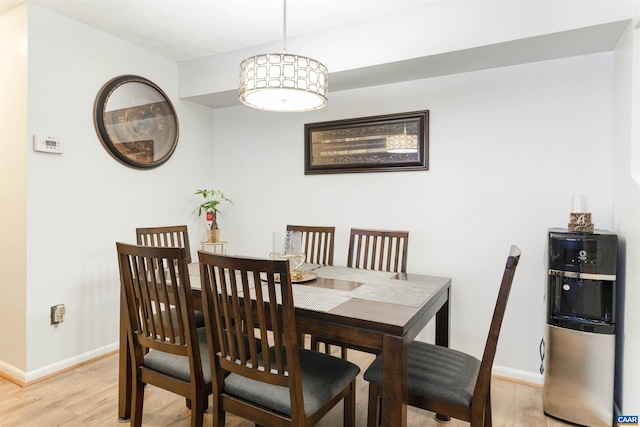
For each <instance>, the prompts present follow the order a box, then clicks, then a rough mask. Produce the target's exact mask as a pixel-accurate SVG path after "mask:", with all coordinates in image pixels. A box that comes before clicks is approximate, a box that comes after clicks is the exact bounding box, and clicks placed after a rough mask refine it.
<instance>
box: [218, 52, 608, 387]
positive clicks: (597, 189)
mask: <svg viewBox="0 0 640 427" xmlns="http://www.w3.org/2000/svg"><path fill="white" fill-rule="evenodd" d="M420 109H428V110H430V141H429V148H430V160H429V163H430V170H429V171H427V172H390V173H362V174H336V175H311V176H305V175H304V167H303V164H304V158H303V157H304V133H303V128H304V124H305V123H312V122H319V121H325V120H334V119H345V118H350V117H363V116H370V115H378V114H385V113H397V112H403V111H414V110H420ZM611 109H612V54H611V53H602V54H595V55H588V56H582V57H574V58H568V59H561V60H555V61H547V62H540V63H534V64H530V65H522V66H514V67H506V68H500V69H493V70H487V71H481V72H475V73H468V74H459V75H452V76H447V77H440V78H433V79H427V80H420V81H414V82H407V83H400V84H394V85H387V86H381V87H374V88H366V89H359V90H352V91H345V92H338V93H332V94H330V100H329V104H328V106H327V107H325V108H324V109H322V110H319V111H316V112H311V113H304V114H296V113H289V114H282V113H281V114H278V113H269V112H264V111H257V110H251V109H248V108H246V107H230V108H226V109H218V110H215V112H214V117H215V118H214V162H213V167H214V173H215V175H214V176H215V186H216V188H218V189H222V190H224V191H225V193H227V195H228V196H229V197H231V198H232V199H234V201H235V205H234V206H233V207H231V208H230V209H227V210H226V211H225V213H224V214H223V215H221V219H220V223H221V228H222V235H223V238H224V239H225V240H229V242H230V243H229V251H230V252H231V253H241V254H248V255H256V256H266V255H267V253H268V252H269V250H270V245H271V240H270V239H271V234H270V233H269V231H271V230H282V229H284V227H285V226H286V224H288V223H298V224H314V225H335V226H336V232H337V236H336V253H335V262H336V264H341V265H344V264H345V263H346V256H347V246H348V234H349V229H350V227H370V228H387V229H406V230H409V231H410V238H409V253H408V254H409V255H408V257H409V259H408V268H409V270H410V271H412V272H416V273H428V274H433V275H440V276H449V277H452V278H453V287H452V292H453V294H452V325H451V326H452V337H451V346H452V347H454V348H457V349H460V350H463V351H468V352H471V353H473V354H475V355H477V356H480V354H481V351H482V348H483V344H484V341H485V340H486V333H487V330H488V323H489V319H490V316H491V314H492V311H493V306H494V305H495V298H496V294H497V288H498V286H499V282H500V279H501V275H502V270H503V267H504V262H505V260H506V257H507V254H508V251H509V246H510V245H511V244H517V245H519V246H520V247H521V249H522V251H523V255H522V259H521V263H520V266H519V268H518V272H517V276H516V282H515V285H514V289H513V292H512V295H511V300H510V303H509V307H508V309H507V313H506V319H505V324H504V327H503V332H502V335H501V340H500V344H499V349H498V353H497V356H496V365H497V370H498V371H501V372H502V373H506V374H509V375H510V376H516V377H517V376H520V377H522V378H525V379H527V380H530V381H538V382H539V381H541V377H540V374H539V366H540V357H539V354H538V345H539V342H540V340H541V338H542V336H543V330H544V324H545V317H544V316H545V306H544V302H543V296H544V289H545V285H546V272H545V259H544V254H545V244H546V232H547V228H548V227H566V224H567V222H568V215H569V208H570V202H571V200H572V195H573V194H575V193H583V194H586V196H587V201H588V208H589V209H590V210H591V211H592V212H593V219H594V222H595V224H596V227H598V228H602V229H608V228H610V227H611V174H612V171H611V144H612V142H611V126H612V113H611ZM423 335H424V337H427V336H428V331H427V332H425V334H423Z"/></svg>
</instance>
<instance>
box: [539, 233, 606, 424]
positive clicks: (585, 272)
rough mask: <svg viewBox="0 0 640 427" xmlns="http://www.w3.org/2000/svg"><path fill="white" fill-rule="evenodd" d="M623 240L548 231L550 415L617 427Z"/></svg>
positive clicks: (546, 382)
mask: <svg viewBox="0 0 640 427" xmlns="http://www.w3.org/2000/svg"><path fill="white" fill-rule="evenodd" d="M617 256H618V237H617V236H616V235H615V234H613V233H610V232H607V231H602V230H595V232H593V233H569V232H567V231H566V230H561V229H553V230H550V232H549V260H548V267H549V275H548V283H547V295H546V297H547V327H546V351H545V377H544V394H543V407H544V412H545V414H547V415H549V416H552V417H555V418H559V419H561V420H564V421H568V422H571V423H574V424H578V425H584V426H590V427H600V426H607V427H611V426H612V425H613V407H614V400H613V391H614V371H615V333H616V324H615V318H616V316H615V315H616V311H615V310H616V301H615V296H616V268H617Z"/></svg>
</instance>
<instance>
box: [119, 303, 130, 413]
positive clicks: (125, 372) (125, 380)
mask: <svg viewBox="0 0 640 427" xmlns="http://www.w3.org/2000/svg"><path fill="white" fill-rule="evenodd" d="M127 322H128V320H127V313H126V302H125V301H124V294H123V295H121V297H120V348H119V351H118V420H119V421H127V420H129V419H130V418H131V378H132V372H131V353H130V352H129V340H128V339H127V326H126V325H127Z"/></svg>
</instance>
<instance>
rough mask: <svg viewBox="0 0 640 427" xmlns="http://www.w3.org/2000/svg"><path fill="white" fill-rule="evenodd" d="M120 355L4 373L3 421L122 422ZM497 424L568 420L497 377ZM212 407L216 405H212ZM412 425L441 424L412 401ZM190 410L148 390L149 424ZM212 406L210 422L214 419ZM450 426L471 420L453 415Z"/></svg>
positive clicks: (96, 425) (236, 425)
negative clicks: (21, 379) (27, 373)
mask: <svg viewBox="0 0 640 427" xmlns="http://www.w3.org/2000/svg"><path fill="white" fill-rule="evenodd" d="M349 360H350V361H352V362H354V363H357V364H358V365H359V366H360V367H361V369H362V370H363V371H364V370H365V369H366V367H367V366H368V365H369V363H371V361H372V360H373V356H371V355H369V354H366V353H360V352H357V351H354V350H349ZM117 387H118V357H117V355H116V354H113V355H110V356H107V357H104V358H102V359H99V360H96V361H94V362H91V363H88V364H86V365H83V366H79V367H77V368H74V369H72V370H70V371H67V372H64V373H62V374H59V375H56V376H53V377H51V378H48V379H46V380H43V381H40V382H37V383H35V384H32V385H29V386H27V387H20V386H17V385H16V384H13V383H12V382H10V381H8V380H6V379H3V378H0V426H2V427H9V426H19V427H53V426H82V427H87V426H91V427H101V426H105V427H106V426H109V427H122V426H124V425H128V423H127V424H123V423H119V422H118V420H117ZM367 391H368V389H367V383H366V381H364V380H363V379H362V374H360V376H359V378H358V390H357V397H356V399H357V413H356V420H357V427H365V426H366V418H367V417H366V415H367ZM492 401H493V414H494V419H493V425H494V426H496V427H520V426H523V427H529V426H531V427H537V426H545V427H561V426H568V424H564V423H561V422H558V421H556V420H554V419H551V418H548V417H546V416H545V415H544V413H543V412H542V389H541V388H538V387H534V386H529V385H526V384H520V383H516V382H511V381H505V380H502V379H495V380H494V381H493V383H492ZM209 411H210V409H209ZM407 420H408V422H407V425H408V426H409V427H417V426H421V427H423V426H424V427H431V426H434V427H435V426H440V427H443V426H445V424H438V423H436V421H435V420H434V419H433V414H432V413H430V412H427V411H424V410H420V409H416V408H412V407H410V408H409V410H408V414H407ZM189 422H190V411H189V410H188V409H187V408H186V407H185V400H184V399H183V398H181V397H179V396H176V395H174V394H172V393H169V392H166V391H164V390H161V389H158V388H156V387H153V386H148V387H147V388H146V392H145V403H144V415H143V420H142V424H143V426H158V427H160V426H172V427H182V426H184V427H187V426H189ZM211 422H212V420H211V415H210V412H209V413H207V414H205V420H204V425H205V426H209V425H211ZM226 425H227V426H231V427H253V424H252V423H250V422H248V421H246V420H242V419H240V418H238V417H235V416H232V415H229V416H227V424H226ZM336 426H342V404H339V405H338V406H337V407H336V408H334V409H333V410H332V411H331V412H330V413H329V414H327V416H326V417H325V418H323V419H322V420H321V421H320V423H319V424H318V427H336ZM446 426H450V427H459V426H468V423H464V422H460V421H457V420H452V421H451V423H449V424H446Z"/></svg>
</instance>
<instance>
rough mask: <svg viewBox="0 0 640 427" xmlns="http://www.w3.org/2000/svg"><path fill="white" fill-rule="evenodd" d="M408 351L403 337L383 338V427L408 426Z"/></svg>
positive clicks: (387, 336)
mask: <svg viewBox="0 0 640 427" xmlns="http://www.w3.org/2000/svg"><path fill="white" fill-rule="evenodd" d="M407 349H408V346H407V345H406V344H405V343H404V340H403V339H402V337H397V336H392V335H385V336H384V337H383V338H382V426H383V427H406V425H407Z"/></svg>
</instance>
